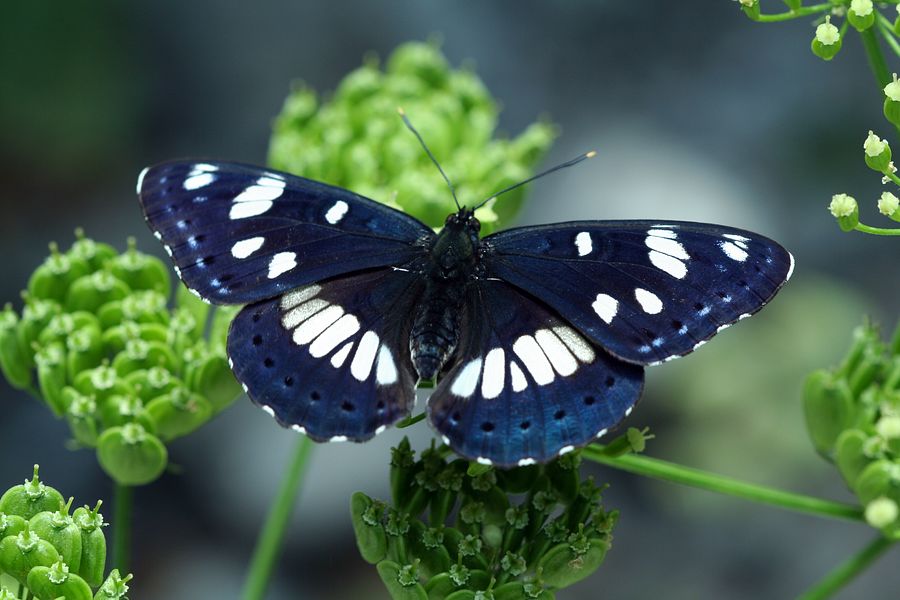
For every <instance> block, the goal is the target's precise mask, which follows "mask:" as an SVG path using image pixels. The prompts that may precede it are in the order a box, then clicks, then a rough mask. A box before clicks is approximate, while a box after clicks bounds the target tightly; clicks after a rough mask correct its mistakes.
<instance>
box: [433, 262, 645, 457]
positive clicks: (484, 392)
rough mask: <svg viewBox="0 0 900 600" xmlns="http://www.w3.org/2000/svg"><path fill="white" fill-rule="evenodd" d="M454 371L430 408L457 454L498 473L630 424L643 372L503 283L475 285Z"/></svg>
mask: <svg viewBox="0 0 900 600" xmlns="http://www.w3.org/2000/svg"><path fill="white" fill-rule="evenodd" d="M460 331H461V337H460V342H459V346H458V348H457V350H456V355H455V356H456V359H455V362H454V364H453V366H452V367H451V368H450V369H449V370H448V372H447V373H446V374H445V376H444V377H443V378H442V380H441V383H440V384H439V385H438V387H437V388H436V389H435V391H434V393H433V394H432V396H431V398H430V399H429V402H428V416H429V419H430V421H431V423H432V425H433V426H434V427H435V428H436V429H437V430H438V431H439V432H440V433H441V434H442V435H443V436H444V440H445V442H446V443H447V444H449V445H450V446H451V447H452V448H453V449H454V450H455V451H456V452H458V453H459V454H462V455H463V456H466V457H468V458H470V459H472V460H476V459H477V460H478V461H479V462H490V463H492V464H496V465H498V466H504V467H510V466H516V465H526V464H533V463H535V462H547V461H549V460H551V459H553V458H554V457H556V456H558V455H560V454H563V453H565V452H567V451H570V450H573V449H574V448H575V447H577V446H583V445H584V444H587V443H589V442H590V441H592V440H594V439H595V438H597V437H598V436H601V435H603V434H604V433H606V431H607V429H609V428H611V427H613V426H615V425H616V424H617V423H619V422H620V421H621V420H622V419H624V418H625V417H626V416H627V415H628V414H629V413H630V412H631V408H632V407H633V406H634V404H635V403H636V402H637V400H638V398H639V396H640V393H641V388H642V386H643V380H644V376H643V369H642V368H641V367H639V366H637V365H633V364H630V363H626V362H623V361H621V360H618V359H616V358H614V357H612V356H611V355H609V354H608V353H606V352H605V351H603V349H601V348H598V347H597V346H595V345H594V344H592V343H591V342H590V341H588V340H587V339H586V338H585V337H584V336H582V335H580V334H579V333H578V332H577V331H575V329H573V328H572V327H571V326H570V325H568V324H567V323H566V322H565V321H564V320H563V319H561V318H560V317H559V315H557V314H556V313H555V312H554V311H553V310H552V309H550V308H549V307H548V306H546V305H545V304H543V303H542V302H540V301H538V300H535V299H533V298H530V297H528V296H526V295H525V294H523V293H521V292H520V291H518V290H516V289H515V288H514V287H512V286H510V285H508V284H506V283H504V282H502V281H496V280H482V281H477V282H475V283H473V284H472V285H470V287H469V290H468V293H467V298H466V304H465V306H464V309H463V313H462V321H461V327H460Z"/></svg>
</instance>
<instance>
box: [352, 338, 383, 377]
mask: <svg viewBox="0 0 900 600" xmlns="http://www.w3.org/2000/svg"><path fill="white" fill-rule="evenodd" d="M377 352H378V334H377V333H375V332H374V331H367V332H365V333H364V334H363V336H362V339H361V340H360V341H359V346H357V347H356V354H354V355H353V362H351V363H350V373H351V374H352V375H353V376H354V377H356V379H358V380H359V381H365V380H366V378H367V377H368V376H369V373H370V372H371V371H372V363H373V362H375V354H376V353H377Z"/></svg>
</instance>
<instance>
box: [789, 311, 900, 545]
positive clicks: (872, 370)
mask: <svg viewBox="0 0 900 600" xmlns="http://www.w3.org/2000/svg"><path fill="white" fill-rule="evenodd" d="M803 407H804V412H805V415H806V424H807V429H808V431H809V435H810V437H811V439H812V442H813V444H814V445H815V447H816V450H817V451H818V452H819V453H820V454H821V455H822V456H823V457H824V458H826V459H827V460H829V461H831V462H832V463H834V465H835V466H836V467H837V469H838V471H839V472H840V474H841V476H842V477H843V478H844V481H845V482H846V483H847V485H848V486H849V487H850V489H851V490H852V491H853V492H854V493H855V494H856V496H857V497H858V498H859V501H860V503H861V504H862V505H863V506H864V507H865V516H866V520H867V521H868V522H869V524H870V525H872V526H873V527H876V528H878V529H881V530H882V532H883V533H884V535H886V536H888V537H891V538H894V539H900V511H898V507H900V327H898V328H897V331H896V332H895V333H894V336H893V339H892V340H891V341H890V342H883V341H882V340H881V336H880V334H879V332H878V329H877V328H876V327H874V326H873V325H871V324H865V325H862V326H861V327H858V328H857V329H856V331H855V332H854V334H853V343H852V345H851V346H850V351H849V352H848V353H847V356H846V357H845V358H844V360H843V362H842V363H841V364H840V366H838V367H837V368H834V369H830V370H826V369H822V370H819V371H815V372H814V373H812V374H811V375H810V376H809V377H808V378H807V380H806V384H805V386H804V390H803Z"/></svg>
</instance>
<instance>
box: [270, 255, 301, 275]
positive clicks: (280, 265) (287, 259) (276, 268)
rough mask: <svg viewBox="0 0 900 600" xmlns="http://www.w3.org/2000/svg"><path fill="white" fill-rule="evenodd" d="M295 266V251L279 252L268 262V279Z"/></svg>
mask: <svg viewBox="0 0 900 600" xmlns="http://www.w3.org/2000/svg"><path fill="white" fill-rule="evenodd" d="M296 266H297V253H296V252H279V253H278V254H276V255H275V256H273V257H272V260H271V261H270V262H269V274H268V277H269V279H275V278H276V277H278V276H280V275H283V274H285V273H287V272H288V271H290V270H291V269H293V268H294V267H296Z"/></svg>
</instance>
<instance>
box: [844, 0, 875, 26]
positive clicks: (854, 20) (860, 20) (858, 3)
mask: <svg viewBox="0 0 900 600" xmlns="http://www.w3.org/2000/svg"><path fill="white" fill-rule="evenodd" d="M847 20H848V21H850V24H851V25H853V27H854V28H856V30H857V31H865V30H866V29H868V28H869V27H871V26H872V25H873V24H874V23H875V7H874V6H873V5H872V0H850V10H848V11H847Z"/></svg>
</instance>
